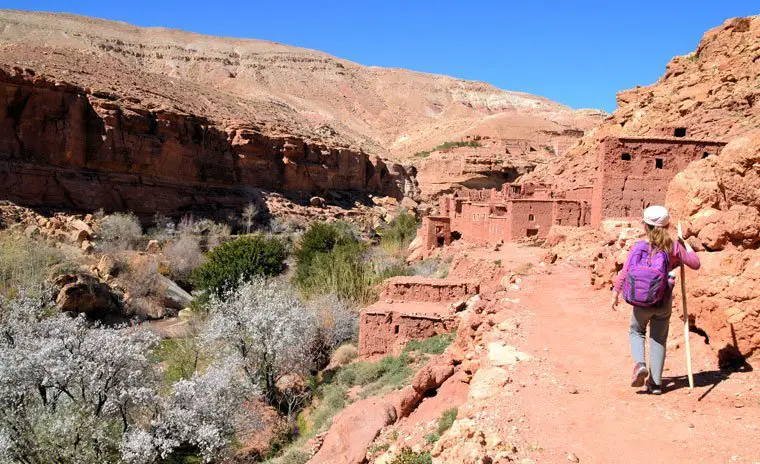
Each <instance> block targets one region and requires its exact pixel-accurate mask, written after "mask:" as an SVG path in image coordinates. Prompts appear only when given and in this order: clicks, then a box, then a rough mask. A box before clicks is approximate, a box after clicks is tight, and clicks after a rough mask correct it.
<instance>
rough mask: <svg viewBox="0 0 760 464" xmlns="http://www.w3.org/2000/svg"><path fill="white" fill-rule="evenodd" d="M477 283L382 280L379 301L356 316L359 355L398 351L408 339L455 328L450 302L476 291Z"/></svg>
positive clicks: (455, 320)
mask: <svg viewBox="0 0 760 464" xmlns="http://www.w3.org/2000/svg"><path fill="white" fill-rule="evenodd" d="M479 291H480V288H479V286H478V284H477V282H473V281H470V280H460V279H433V278H427V277H394V278H391V279H388V280H386V281H385V282H383V289H382V293H381V295H380V301H378V302H376V303H374V304H372V305H370V306H369V307H367V308H366V309H365V310H364V311H362V313H361V316H360V318H359V356H362V357H368V356H378V355H386V354H395V355H397V354H399V353H401V351H403V349H404V348H405V347H406V345H407V343H409V342H410V341H411V340H422V339H425V338H429V337H432V336H434V335H438V334H442V333H449V332H452V331H454V330H456V328H457V325H458V318H457V316H456V314H454V313H453V312H452V310H451V308H450V306H451V302H453V301H461V300H466V299H467V298H469V297H470V296H472V295H475V294H477V293H478V292H479Z"/></svg>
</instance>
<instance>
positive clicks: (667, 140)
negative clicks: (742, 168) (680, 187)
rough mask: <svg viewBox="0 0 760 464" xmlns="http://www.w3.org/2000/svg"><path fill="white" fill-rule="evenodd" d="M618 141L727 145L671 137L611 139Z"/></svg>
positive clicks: (635, 136) (713, 141)
mask: <svg viewBox="0 0 760 464" xmlns="http://www.w3.org/2000/svg"><path fill="white" fill-rule="evenodd" d="M610 138H613V139H618V140H620V141H621V142H655V143H683V144H694V145H697V144H704V145H725V144H726V143H727V142H721V141H719V140H707V139H692V138H686V137H670V136H658V137H646V136H643V135H626V136H624V137H610Z"/></svg>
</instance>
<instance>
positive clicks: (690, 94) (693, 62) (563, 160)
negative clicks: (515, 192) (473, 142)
mask: <svg viewBox="0 0 760 464" xmlns="http://www.w3.org/2000/svg"><path fill="white" fill-rule="evenodd" d="M759 43H760V17H758V16H754V17H749V18H733V19H729V20H727V21H726V22H725V23H723V24H722V25H721V26H719V27H716V28H714V29H711V30H710V31H708V32H707V33H705V35H704V36H703V37H702V40H701V41H700V43H699V46H698V47H697V50H696V51H695V52H693V53H690V54H688V55H685V56H677V57H675V58H673V59H672V60H671V61H670V63H668V64H667V66H666V71H665V74H664V75H663V76H662V77H661V78H660V79H659V80H658V81H657V82H656V83H654V84H652V85H649V86H637V87H636V88H634V89H630V90H626V91H623V92H620V93H618V95H617V100H618V109H617V110H615V112H614V113H613V114H612V115H611V116H610V117H608V118H607V119H606V120H604V121H603V122H602V123H601V124H600V125H599V126H598V127H596V128H595V129H594V130H593V131H590V133H588V134H587V135H586V136H584V137H583V138H582V139H581V140H580V142H579V143H578V145H576V146H574V147H572V148H570V149H569V150H568V152H567V155H566V156H563V157H558V158H557V159H556V160H554V161H553V162H551V163H549V164H547V165H539V166H538V167H537V169H536V170H535V171H534V172H533V173H531V174H528V175H526V176H524V178H523V179H521V181H522V180H524V181H528V180H533V181H536V180H538V181H544V182H549V183H553V184H554V185H555V187H556V188H558V189H560V190H570V189H572V188H574V187H577V186H582V185H585V186H591V185H593V183H594V179H595V171H596V168H597V159H596V154H597V148H598V146H599V144H600V143H601V141H602V140H603V139H604V138H605V137H608V136H616V137H622V136H649V137H674V136H675V137H687V138H692V139H708V140H722V141H730V140H731V139H732V138H733V137H737V136H740V135H742V134H744V133H746V132H748V131H750V130H752V129H754V128H756V127H758V126H760V105H759V104H758V101H760V89H758V87H757V75H758V73H759V72H760V71H758V60H757V53H758V50H759V49H760V45H758V44H759Z"/></svg>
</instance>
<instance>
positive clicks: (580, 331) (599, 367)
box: [499, 250, 760, 463]
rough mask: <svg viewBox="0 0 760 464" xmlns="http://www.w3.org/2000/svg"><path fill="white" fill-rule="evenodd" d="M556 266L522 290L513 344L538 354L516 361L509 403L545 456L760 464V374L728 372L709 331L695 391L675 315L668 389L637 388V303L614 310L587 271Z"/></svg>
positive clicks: (695, 351)
mask: <svg viewBox="0 0 760 464" xmlns="http://www.w3.org/2000/svg"><path fill="white" fill-rule="evenodd" d="M538 252H540V250H536V253H538ZM550 269H551V270H549V271H548V272H544V271H541V270H539V271H537V273H536V274H535V275H533V276H530V277H528V278H527V279H525V280H524V282H523V284H522V289H521V290H520V291H519V292H518V293H519V295H520V304H519V306H520V307H521V309H520V310H519V317H520V319H521V330H520V336H519V338H518V339H517V340H512V342H513V343H514V344H515V345H516V346H517V347H518V348H519V349H520V350H522V351H524V352H526V353H529V354H530V355H532V356H534V357H535V359H534V360H533V361H530V362H525V363H519V364H518V365H516V366H514V371H513V372H512V373H511V374H510V375H511V378H512V383H513V385H514V386H515V388H516V389H517V390H518V392H519V393H517V394H516V395H514V396H513V397H512V401H513V404H511V405H508V406H506V405H505V407H508V408H509V409H510V410H511V411H510V412H509V415H510V416H511V417H513V418H515V419H517V420H518V422H519V424H516V425H517V427H518V428H519V429H520V435H522V437H523V438H524V439H526V440H528V443H530V444H531V448H532V450H533V451H534V453H532V458H533V459H534V460H535V461H536V462H567V461H566V460H567V459H568V458H567V456H568V453H573V454H575V455H577V457H578V458H579V459H580V462H583V463H588V462H600V463H613V462H614V463H627V462H647V461H648V462H701V463H721V462H745V463H760V440H758V437H760V432H758V427H760V382H758V375H757V372H734V373H730V374H723V373H721V372H720V371H718V368H717V360H716V357H715V355H714V354H713V353H712V352H711V351H710V349H709V346H707V345H705V342H704V339H703V338H702V337H700V336H699V335H697V334H691V342H692V356H693V359H694V372H695V382H696V387H695V389H694V390H693V391H692V392H691V393H689V390H688V388H686V387H687V382H686V380H685V361H684V352H683V349H682V348H681V345H682V339H683V335H682V333H683V332H682V327H683V325H682V322H681V320H680V319H679V317H678V315H677V314H675V313H674V315H673V319H672V321H671V337H670V342H669V346H668V359H667V361H666V371H665V373H664V378H665V385H666V387H665V389H666V390H665V394H664V395H662V396H659V397H657V396H651V395H648V394H642V393H640V392H637V389H634V388H631V387H630V386H629V382H630V378H629V375H630V371H631V369H632V360H631V358H630V354H629V348H628V322H627V321H628V317H629V315H630V307H628V306H626V305H621V307H620V309H619V310H618V312H613V311H612V310H611V309H610V308H609V306H608V302H609V293H608V292H598V291H594V290H592V289H591V288H590V287H589V286H588V285H587V282H588V272H587V271H586V270H584V269H578V268H574V267H570V266H568V265H564V264H560V265H558V266H556V267H552V268H550ZM499 406H501V405H499ZM510 420H511V421H512V420H514V419H510Z"/></svg>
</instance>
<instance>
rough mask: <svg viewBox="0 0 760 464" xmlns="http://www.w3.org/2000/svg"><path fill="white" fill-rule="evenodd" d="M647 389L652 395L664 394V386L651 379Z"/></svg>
mask: <svg viewBox="0 0 760 464" xmlns="http://www.w3.org/2000/svg"><path fill="white" fill-rule="evenodd" d="M647 391H648V392H649V394H650V395H662V386H660V385H657V384H656V383H654V382H652V381H649V382H647Z"/></svg>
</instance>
